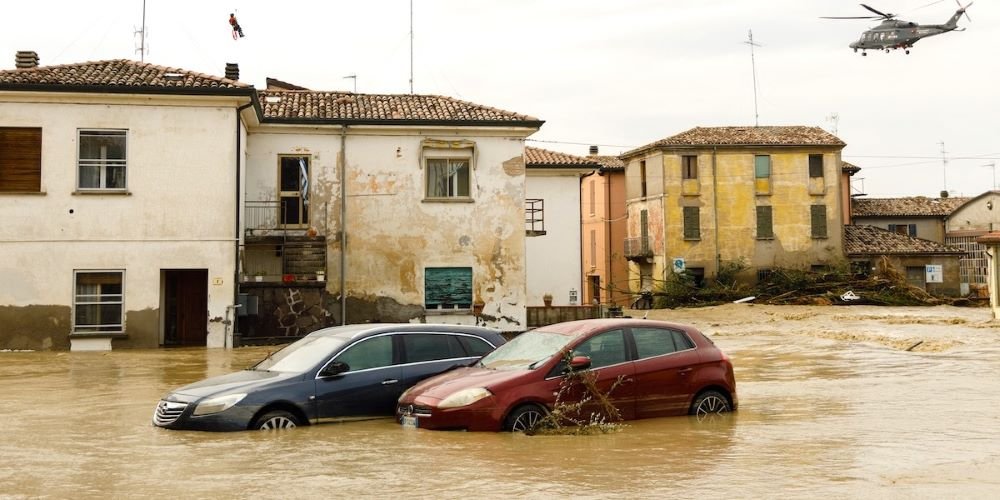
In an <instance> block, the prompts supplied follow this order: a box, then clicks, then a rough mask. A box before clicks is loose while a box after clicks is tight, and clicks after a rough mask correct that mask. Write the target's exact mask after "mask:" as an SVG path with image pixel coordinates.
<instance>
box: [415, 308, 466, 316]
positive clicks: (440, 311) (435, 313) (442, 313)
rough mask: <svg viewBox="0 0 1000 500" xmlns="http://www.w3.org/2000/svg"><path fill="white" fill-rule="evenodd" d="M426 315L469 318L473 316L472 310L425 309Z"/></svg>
mask: <svg viewBox="0 0 1000 500" xmlns="http://www.w3.org/2000/svg"><path fill="white" fill-rule="evenodd" d="M424 313H425V314H427V315H428V316H449V315H462V316H468V315H470V314H472V309H424Z"/></svg>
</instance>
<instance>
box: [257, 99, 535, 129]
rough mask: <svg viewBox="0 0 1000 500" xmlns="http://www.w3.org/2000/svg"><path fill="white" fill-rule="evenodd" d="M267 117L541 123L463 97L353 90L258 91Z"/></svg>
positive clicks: (316, 119) (282, 118)
mask: <svg viewBox="0 0 1000 500" xmlns="http://www.w3.org/2000/svg"><path fill="white" fill-rule="evenodd" d="M258 95H259V96H260V103H261V107H262V108H263V110H264V119H265V120H274V121H282V120H292V121H294V120H307V121H324V120H330V121H345V120H347V121H433V122H439V121H440V122H451V121H459V122H487V123H507V124H528V125H530V126H540V125H541V123H542V122H541V120H539V119H538V118H534V117H531V116H527V115H522V114H518V113H513V112H510V111H504V110H502V109H497V108H491V107H489V106H483V105H480V104H474V103H471V102H466V101H461V100H458V99H453V98H451V97H443V96H436V95H413V94H354V93H351V92H337V91H330V92H324V91H315V90H287V91H286V90H262V91H259V92H258Z"/></svg>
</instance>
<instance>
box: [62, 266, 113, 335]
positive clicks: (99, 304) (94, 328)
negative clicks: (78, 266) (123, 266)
mask: <svg viewBox="0 0 1000 500" xmlns="http://www.w3.org/2000/svg"><path fill="white" fill-rule="evenodd" d="M124 274H125V273H124V271H76V273H75V276H74V281H75V287H76V292H75V293H74V295H73V308H74V311H73V333H123V332H124V331H125V329H124V324H123V322H122V309H123V305H124V303H125V295H124V290H123V288H124V281H125V280H124Z"/></svg>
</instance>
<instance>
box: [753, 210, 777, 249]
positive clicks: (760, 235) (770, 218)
mask: <svg viewBox="0 0 1000 500" xmlns="http://www.w3.org/2000/svg"><path fill="white" fill-rule="evenodd" d="M765 214H766V217H763V218H762V216H763V215H765ZM762 220H766V221H767V225H766V229H767V230H766V231H762V230H761V229H762V227H763V226H762V225H761V222H762ZM756 221H757V239H758V240H773V239H774V208H772V207H771V205H757V208H756Z"/></svg>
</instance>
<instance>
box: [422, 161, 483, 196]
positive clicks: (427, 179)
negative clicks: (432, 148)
mask: <svg viewBox="0 0 1000 500" xmlns="http://www.w3.org/2000/svg"><path fill="white" fill-rule="evenodd" d="M422 161H423V164H424V165H423V166H424V201H432V202H469V201H472V199H473V197H472V186H473V185H474V183H473V182H472V171H473V168H472V156H471V155H464V154H463V155H455V156H449V155H441V154H433V155H430V156H425V157H424V158H423V160H422ZM432 161H444V162H445V167H447V166H449V165H451V162H453V161H454V162H459V161H461V162H465V169H466V171H467V173H466V176H465V177H466V184H467V185H466V186H465V189H466V192H467V193H468V194H466V195H460V194H458V193H460V192H461V186H455V193H456V194H454V195H447V196H431V192H430V190H431V162H432ZM460 180H461V179H460V178H459V179H455V184H458V182H460ZM449 184H450V182H449ZM451 188H452V186H449V190H451Z"/></svg>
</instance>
